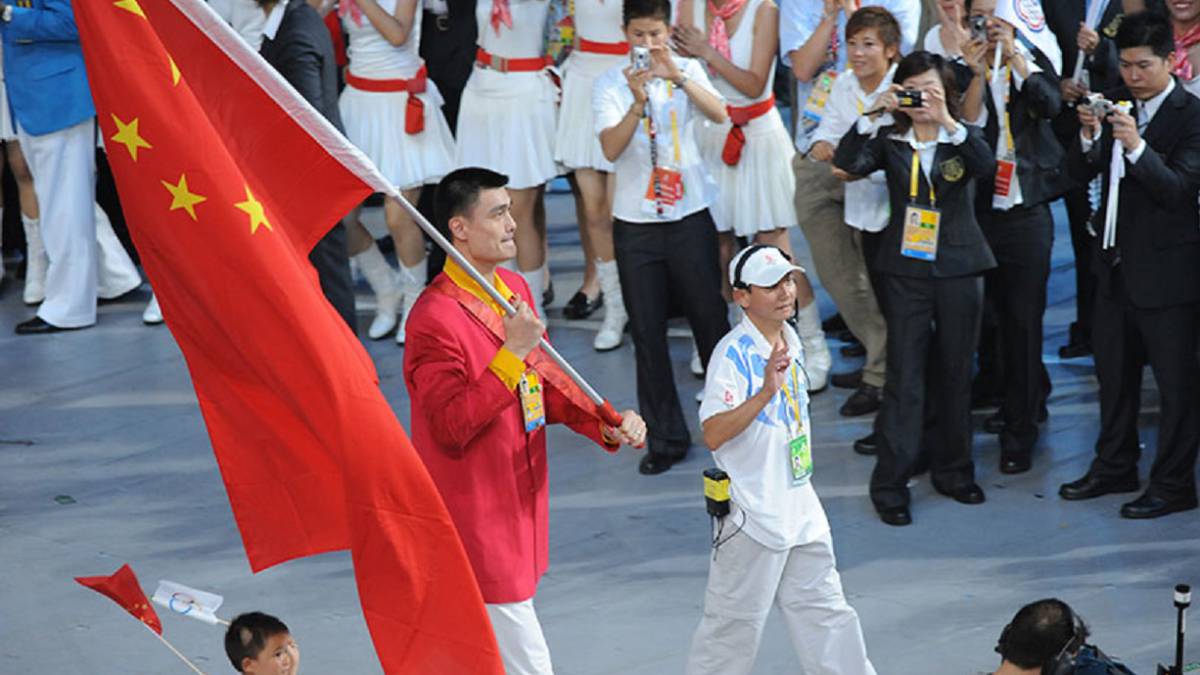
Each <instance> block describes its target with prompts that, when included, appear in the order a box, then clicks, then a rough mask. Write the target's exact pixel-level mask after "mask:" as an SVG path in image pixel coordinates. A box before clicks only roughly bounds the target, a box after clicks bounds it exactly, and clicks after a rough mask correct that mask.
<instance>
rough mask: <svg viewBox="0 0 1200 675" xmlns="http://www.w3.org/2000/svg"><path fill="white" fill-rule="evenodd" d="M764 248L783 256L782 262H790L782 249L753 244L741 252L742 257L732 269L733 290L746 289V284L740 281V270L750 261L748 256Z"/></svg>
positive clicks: (789, 257) (790, 258)
mask: <svg viewBox="0 0 1200 675" xmlns="http://www.w3.org/2000/svg"><path fill="white" fill-rule="evenodd" d="M764 248H773V249H775V250H777V251H779V255H781V256H783V259H784V260H786V261H788V262H792V256H790V255H788V254H787V253H784V251H783V249H781V248H779V247H778V246H772V245H771V244H754V245H752V246H747V247H746V250H745V251H743V252H742V257H740V258H738V261H737V265H735V266H734V268H733V284H732V286H733V287H734V288H747V286H748V284H746V282H744V281H742V268H743V267H745V266H746V261H747V260H749V259H750V256H752V255H754V254H755V253H757V252H759V251H761V250H762V249H764Z"/></svg>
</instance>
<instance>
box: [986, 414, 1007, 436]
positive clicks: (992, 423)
mask: <svg viewBox="0 0 1200 675" xmlns="http://www.w3.org/2000/svg"><path fill="white" fill-rule="evenodd" d="M983 430H984V432H986V433H989V434H999V433H1002V432H1003V431H1004V415H1001V414H1000V411H999V410H997V411H996V412H994V413H992V414H991V415H988V417H987V419H985V420H984V421H983Z"/></svg>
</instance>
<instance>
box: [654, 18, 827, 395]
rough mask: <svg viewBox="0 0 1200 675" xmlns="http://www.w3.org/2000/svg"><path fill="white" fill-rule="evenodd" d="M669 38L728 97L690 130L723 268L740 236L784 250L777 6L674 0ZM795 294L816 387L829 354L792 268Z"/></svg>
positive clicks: (787, 247) (787, 150)
mask: <svg viewBox="0 0 1200 675" xmlns="http://www.w3.org/2000/svg"><path fill="white" fill-rule="evenodd" d="M672 38H673V41H674V44H675V48H676V49H677V50H678V51H680V52H681V53H683V54H685V55H688V56H693V57H695V58H698V59H700V60H701V61H703V62H704V63H705V64H706V65H707V66H708V68H709V71H710V73H712V74H713V78H712V81H713V85H714V86H715V87H716V88H717V91H719V92H720V93H721V95H722V96H723V97H724V98H725V100H726V101H727V103H728V112H729V118H730V119H729V121H727V122H725V123H724V124H714V123H711V122H707V123H705V124H704V125H703V126H702V127H700V128H699V129H697V136H698V141H699V144H700V153H701V154H702V155H703V156H704V161H705V165H706V166H707V168H708V171H709V174H710V175H711V176H712V178H713V181H714V182H715V184H716V185H715V189H716V194H715V195H714V196H713V199H712V201H713V206H712V214H713V220H714V221H715V222H716V225H717V229H718V230H719V232H720V238H719V242H720V247H721V264H722V269H724V268H725V267H726V266H728V264H729V261H730V260H731V259H732V258H733V253H734V249H735V248H736V246H737V241H736V238H735V237H739V236H740V237H747V238H750V239H752V240H753V241H754V243H757V244H769V245H772V246H777V247H778V248H779V249H781V250H782V251H784V252H785V253H787V254H788V255H791V254H792V245H791V240H790V238H789V232H788V231H789V229H790V228H793V227H795V225H796V209H795V206H794V204H793V197H794V195H795V184H794V182H793V178H792V157H793V155H794V154H795V148H794V146H793V145H792V141H791V138H790V137H789V136H788V132H787V129H786V128H785V127H784V125H783V119H782V118H781V117H780V115H779V111H778V110H777V109H776V108H775V96H774V94H773V93H772V92H773V90H774V84H775V68H774V65H775V54H776V51H777V50H778V48H779V9H778V8H777V7H776V6H775V3H774V2H772V0H707V1H706V0H681V2H680V3H679V21H678V23H677V24H676V26H675V27H674V29H673V32H672ZM726 292H728V290H727V291H726ZM796 296H797V304H798V305H799V312H798V313H797V316H796V329H797V332H798V333H799V335H800V339H801V341H802V342H803V344H804V353H805V362H806V369H807V370H808V375H809V386H810V388H811V389H812V390H819V389H823V388H824V386H825V382H826V379H827V377H828V373H829V368H830V366H831V365H832V358H831V356H830V354H829V347H828V346H827V345H826V343H825V333H824V332H822V330H821V316H820V313H819V311H818V309H817V303H816V302H815V296H814V294H813V290H812V285H811V284H810V283H809V281H808V279H807V277H805V275H803V274H798V275H797V279H796Z"/></svg>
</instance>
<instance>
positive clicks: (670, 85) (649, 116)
mask: <svg viewBox="0 0 1200 675" xmlns="http://www.w3.org/2000/svg"><path fill="white" fill-rule="evenodd" d="M674 96H675V83H674V82H671V81H670V80H668V81H667V102H668V104H669V105H670V113H671V145H672V150H673V152H672V157H673V158H674V160H675V166H679V163H680V150H679V116H678V114H677V113H676V111H675V100H674ZM653 111H654V105H653V102H652V101H650V97H649V96H647V97H646V117H645V124H646V135H647V136H649V137H650V179H651V180H653V181H654V210H655V211H656V212H657V214H658V215H659V216H662V215H663V201H662V181H661V179H660V177H659V173H658V125H657V124H655V123H654V112H653Z"/></svg>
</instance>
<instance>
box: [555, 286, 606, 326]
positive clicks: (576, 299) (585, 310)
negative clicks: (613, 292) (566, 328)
mask: <svg viewBox="0 0 1200 675" xmlns="http://www.w3.org/2000/svg"><path fill="white" fill-rule="evenodd" d="M602 305H604V294H603V293H600V294H599V295H597V296H596V299H595V300H588V296H587V294H585V293H584V292H583V291H576V292H575V295H572V296H571V299H570V300H568V301H567V304H565V305H563V317H565V318H567V319H571V320H578V319H586V318H588V317H589V316H591V315H592V314H594V313H595V312H596V310H598V309H600V307H601V306H602Z"/></svg>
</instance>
